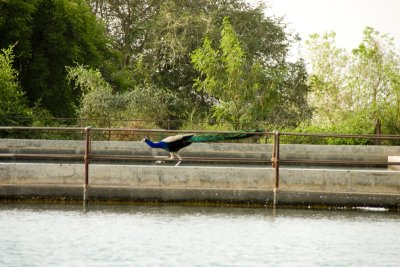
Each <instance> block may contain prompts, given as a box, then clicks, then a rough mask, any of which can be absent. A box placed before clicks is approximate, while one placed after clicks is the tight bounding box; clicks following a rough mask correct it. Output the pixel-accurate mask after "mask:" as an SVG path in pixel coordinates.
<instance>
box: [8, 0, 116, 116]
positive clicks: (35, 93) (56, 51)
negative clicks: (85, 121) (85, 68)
mask: <svg viewBox="0 0 400 267" xmlns="http://www.w3.org/2000/svg"><path fill="white" fill-rule="evenodd" d="M0 10H1V13H0V16H1V18H0V35H1V36H2V38H1V46H2V47H4V46H8V45H9V44H13V43H17V45H16V46H15V52H16V55H17V57H16V60H15V62H14V66H15V68H16V69H18V70H20V76H19V78H20V82H21V86H22V89H23V90H24V91H25V93H26V96H27V98H28V100H29V105H30V106H35V105H37V103H39V104H40V105H41V106H43V107H45V108H47V109H48V110H49V111H51V113H52V114H53V115H56V116H71V115H73V114H74V106H75V105H76V104H77V103H78V100H79V94H75V93H74V92H73V91H72V90H71V88H70V87H69V86H68V83H67V81H66V79H65V77H66V75H67V72H66V69H65V66H69V65H73V64H74V63H81V64H87V65H90V66H96V67H100V66H101V65H102V63H103V59H104V58H107V53H108V52H107V51H108V48H107V43H108V39H107V37H106V35H105V31H104V28H103V26H102V25H101V24H100V23H99V22H98V21H97V20H96V17H95V16H94V15H93V14H92V13H91V10H90V7H89V6H88V5H87V3H86V1H85V0H72V1H67V0H33V1H28V0H19V1H1V2H0Z"/></svg>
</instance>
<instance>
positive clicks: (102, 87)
mask: <svg viewBox="0 0 400 267" xmlns="http://www.w3.org/2000/svg"><path fill="white" fill-rule="evenodd" d="M67 70H68V80H69V81H70V83H71V84H72V85H73V87H74V88H75V89H77V91H78V92H82V95H81V102H80V105H79V108H78V109H77V115H78V116H79V118H80V119H81V121H84V122H85V124H86V125H92V126H96V127H121V126H131V127H143V126H144V125H147V127H163V128H167V127H168V118H169V117H170V116H171V115H172V114H170V112H171V111H170V108H171V106H173V105H175V104H176V102H177V98H176V96H175V95H173V94H172V93H170V92H168V91H167V90H162V89H159V88H158V89H156V88H154V87H152V86H150V85H147V86H142V87H140V88H139V87H138V88H135V89H134V90H131V91H126V92H115V90H113V88H112V86H111V85H110V84H109V83H108V82H107V81H106V80H105V79H104V78H103V77H102V74H101V73H100V71H99V70H98V69H90V68H87V67H84V66H82V65H78V66H76V67H68V68H67ZM132 119H136V120H137V121H138V122H136V123H135V122H132ZM149 120H151V121H152V122H150V123H149Z"/></svg>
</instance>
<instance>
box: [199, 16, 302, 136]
mask: <svg viewBox="0 0 400 267" xmlns="http://www.w3.org/2000/svg"><path fill="white" fill-rule="evenodd" d="M192 62H193V64H194V66H195V68H196V70H198V71H199V72H200V73H201V75H200V77H198V78H197V79H196V83H195V85H194V86H195V87H197V89H198V90H203V91H205V92H207V93H208V94H210V96H212V97H213V98H214V99H215V101H214V116H215V117H216V118H217V119H218V120H219V121H227V122H229V123H231V125H233V127H234V128H235V129H238V128H243V127H245V126H246V124H248V123H250V122H254V121H257V120H269V122H270V123H271V124H275V125H279V126H286V125H296V124H297V123H298V122H299V121H301V120H303V119H304V117H306V115H305V114H309V113H310V111H309V109H308V106H307V104H306V101H305V100H306V99H305V96H306V94H307V91H308V87H307V86H306V85H305V80H306V77H307V75H306V72H305V68H304V63H303V62H302V61H300V62H297V63H284V62H281V63H280V64H278V65H274V64H271V62H265V60H264V61H263V60H261V58H257V57H256V56H254V57H248V56H247V55H246V54H245V52H244V51H243V49H242V45H241V42H240V41H239V38H238V35H237V33H236V32H235V30H234V29H233V27H232V25H231V23H230V22H229V20H228V18H227V17H225V18H224V21H223V27H222V30H221V40H220V45H219V49H218V50H216V49H214V48H213V47H212V43H211V41H210V40H209V39H208V38H205V40H204V43H203V46H202V47H200V48H199V49H197V50H195V51H194V53H193V55H192ZM268 64H271V66H268ZM271 118H273V119H271Z"/></svg>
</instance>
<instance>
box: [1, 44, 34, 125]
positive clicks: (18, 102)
mask: <svg viewBox="0 0 400 267" xmlns="http://www.w3.org/2000/svg"><path fill="white" fill-rule="evenodd" d="M12 48H13V47H9V48H8V49H2V50H1V53H0V95H1V98H0V99H1V100H0V125H18V124H19V122H18V121H15V120H14V119H16V118H13V117H28V116H30V115H31V112H32V111H31V110H30V109H29V108H28V106H27V103H26V99H25V96H24V93H23V92H22V91H21V88H20V86H19V84H18V72H17V71H16V70H15V69H13V67H12V64H13V61H14V55H13V53H12Z"/></svg>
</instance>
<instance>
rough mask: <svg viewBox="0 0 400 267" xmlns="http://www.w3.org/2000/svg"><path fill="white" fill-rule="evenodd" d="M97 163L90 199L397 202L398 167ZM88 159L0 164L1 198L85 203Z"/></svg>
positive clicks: (319, 203) (287, 203)
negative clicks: (277, 173)
mask: <svg viewBox="0 0 400 267" xmlns="http://www.w3.org/2000/svg"><path fill="white" fill-rule="evenodd" d="M280 174H281V175H280V188H279V190H278V191H277V192H274V190H273V187H274V169H272V168H270V167H215V166H214V167H210V166H208V167H207V166H180V167H171V166H148V165H121V164H120V165H103V164H92V165H90V171H89V177H90V178H89V187H88V197H89V201H128V202H140V203H142V202H157V203H182V202H184V203H192V204H193V203H202V204H207V203H226V204H232V205H272V204H273V203H274V198H275V204H277V205H281V206H370V207H388V208H392V209H398V208H399V207H400V175H399V173H398V172H396V171H386V170H382V171H377V170H374V171H370V170H345V169H301V168H290V169H289V168H282V169H281V172H280ZM83 175H84V167H83V164H57V163H47V164H46V163H0V198H2V199H32V198H33V199H60V200H75V201H79V200H82V197H83V186H82V184H83Z"/></svg>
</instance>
